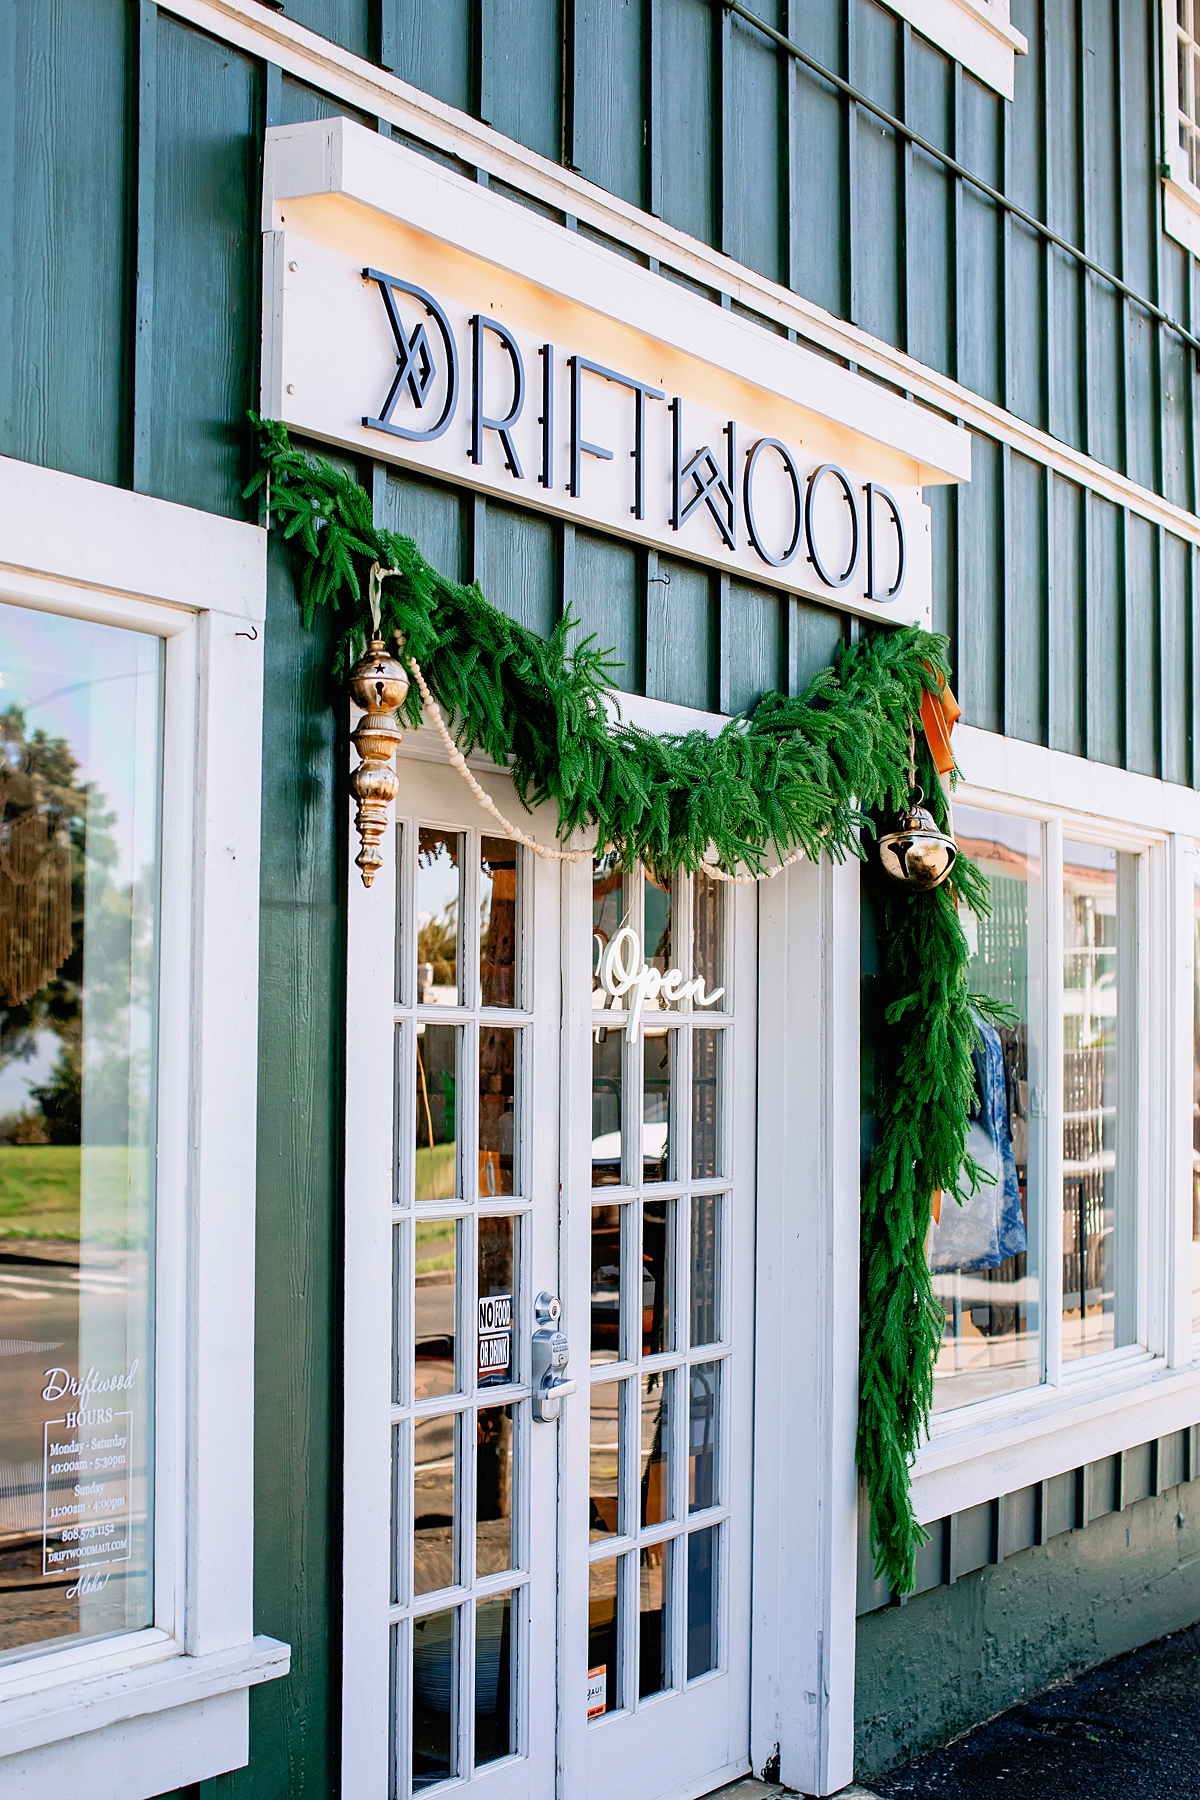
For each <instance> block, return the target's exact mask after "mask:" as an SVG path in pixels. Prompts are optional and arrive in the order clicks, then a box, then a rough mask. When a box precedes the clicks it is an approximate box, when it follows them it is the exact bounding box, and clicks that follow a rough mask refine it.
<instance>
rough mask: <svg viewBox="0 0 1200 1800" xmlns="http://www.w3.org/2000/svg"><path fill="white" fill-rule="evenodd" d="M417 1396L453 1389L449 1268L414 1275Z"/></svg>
mask: <svg viewBox="0 0 1200 1800" xmlns="http://www.w3.org/2000/svg"><path fill="white" fill-rule="evenodd" d="M414 1311H415V1325H416V1340H417V1341H416V1354H417V1360H416V1398H417V1399H418V1400H432V1399H433V1397H434V1396H435V1395H437V1394H452V1393H453V1392H454V1337H455V1320H454V1274H453V1271H452V1270H450V1269H446V1270H439V1271H438V1272H437V1273H436V1274H433V1275H423V1276H418V1278H417V1291H416V1304H415V1309H414Z"/></svg>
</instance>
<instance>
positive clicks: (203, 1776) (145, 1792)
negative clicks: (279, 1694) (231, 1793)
mask: <svg viewBox="0 0 1200 1800" xmlns="http://www.w3.org/2000/svg"><path fill="white" fill-rule="evenodd" d="M249 1754H250V1703H249V1695H248V1694H247V1692H246V1690H245V1689H244V1688H241V1689H236V1688H235V1689H233V1690H231V1691H230V1692H229V1693H226V1694H211V1695H210V1696H209V1697H208V1699H206V1700H193V1701H191V1702H189V1704H188V1705H186V1706H176V1707H172V1708H171V1710H170V1711H169V1712H163V1713H143V1714H142V1715H141V1717H139V1718H133V1719H126V1720H123V1721H122V1722H121V1723H120V1724H117V1725H106V1726H103V1727H102V1728H101V1729H100V1730H99V1731H88V1732H84V1733H83V1735H82V1736H80V1737H70V1738H62V1739H60V1741H59V1742H58V1743H56V1744H47V1745H46V1746H44V1747H43V1748H42V1749H38V1750H28V1751H25V1752H22V1753H19V1754H18V1755H16V1756H10V1757H8V1758H6V1760H5V1763H4V1800H48V1797H49V1796H51V1795H53V1796H55V1800H57V1797H58V1796H59V1795H63V1796H66V1795H75V1794H96V1795H100V1794H103V1795H105V1796H109V1795H111V1796H112V1797H113V1800H118V1797H119V1800H153V1797H155V1796H157V1795H160V1794H166V1793H174V1792H175V1791H176V1790H177V1789H178V1788H180V1787H181V1786H184V1785H185V1784H186V1785H187V1787H188V1788H189V1789H190V1788H191V1787H192V1781H193V1778H194V1779H195V1780H197V1781H206V1780H208V1779H209V1778H210V1777H212V1776H215V1775H221V1774H224V1773H225V1771H226V1770H229V1769H239V1768H242V1767H243V1766H244V1765H245V1763H246V1761H247V1760H248V1758H249Z"/></svg>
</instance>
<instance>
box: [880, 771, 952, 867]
mask: <svg viewBox="0 0 1200 1800" xmlns="http://www.w3.org/2000/svg"><path fill="white" fill-rule="evenodd" d="M924 798H925V796H924V794H923V793H922V792H921V789H920V788H918V789H917V790H916V792H915V794H914V795H913V804H912V805H911V806H910V807H909V808H908V809H907V811H905V812H902V813H901V814H900V817H899V819H898V820H897V822H896V830H895V831H889V832H887V833H886V835H885V836H883V837H881V838H880V840H879V860H880V862H881V863H882V864H883V867H884V870H885V872H886V873H887V874H888V875H890V876H891V878H892V880H893V881H900V882H903V884H904V886H905V887H910V888H935V887H940V886H941V884H942V882H943V881H945V879H946V877H947V875H949V873H950V871H951V869H952V868H953V867H954V864H955V862H956V860H957V858H958V846H957V844H956V843H955V842H954V839H953V838H952V837H947V836H946V834H945V832H943V831H939V830H938V828H937V826H936V825H935V824H934V821H933V815H932V814H931V813H928V812H927V811H926V810H925V808H924V807H923V806H922V805H921V801H922V800H923V799H924Z"/></svg>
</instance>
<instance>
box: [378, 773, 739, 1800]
mask: <svg viewBox="0 0 1200 1800" xmlns="http://www.w3.org/2000/svg"><path fill="white" fill-rule="evenodd" d="M400 775H401V795H400V799H399V801H398V802H397V812H398V814H399V818H398V820H397V823H396V827H395V832H396V837H395V846H396V856H395V860H394V863H393V862H389V863H388V864H387V865H386V866H385V868H384V869H382V870H381V871H380V873H379V875H378V876H377V878H376V881H375V885H374V886H373V888H372V889H371V890H370V891H369V892H366V891H363V890H362V889H361V888H360V887H359V886H358V885H357V882H356V883H355V885H354V887H353V888H352V894H351V903H350V921H349V944H348V953H347V967H348V985H347V1033H348V1053H347V1066H348V1082H347V1087H348V1094H347V1133H346V1235H345V1243H346V1288H345V1295H346V1298H345V1310H346V1329H345V1345H346V1378H345V1394H346V1399H345V1479H344V1513H345V1560H344V1616H343V1661H344V1681H343V1791H344V1792H347V1793H353V1794H355V1795H356V1796H360V1797H361V1800H409V1797H410V1796H412V1795H414V1794H422V1793H426V1792H431V1791H435V1790H439V1789H442V1788H446V1789H449V1788H451V1787H464V1788H469V1789H471V1790H472V1791H474V1790H476V1789H478V1790H479V1791H480V1793H481V1794H486V1795H489V1796H495V1797H496V1800H549V1797H550V1796H553V1795H557V1796H559V1797H560V1800H565V1797H566V1796H570V1800H576V1796H578V1797H579V1800H583V1796H585V1795H586V1796H590V1797H592V1800H607V1797H608V1796H617V1795H618V1794H619V1795H620V1797H621V1800H685V1796H695V1795H699V1794H702V1793H704V1792H706V1791H708V1789H709V1788H711V1787H713V1786H716V1785H718V1783H719V1782H720V1781H721V1780H722V1779H724V1778H726V1777H727V1775H729V1774H731V1773H737V1772H739V1771H741V1770H743V1769H745V1768H746V1767H747V1766H748V1735H749V1719H748V1712H749V1610H750V1581H749V1563H750V1543H749V1537H750V1458H751V1449H752V1445H751V1417H752V1394H751V1388H752V1374H753V1371H752V1365H751V1332H752V1305H753V1235H754V1179H753V1178H754V1142H755V1109H754V1084H755V1068H754V1041H755V1030H754V1010H755V928H754V927H755V916H756V910H755V897H754V895H753V894H745V893H742V892H737V891H734V892H730V891H727V890H725V889H724V888H721V887H717V886H715V885H714V884H711V883H709V882H708V881H707V880H705V879H703V878H699V879H698V880H696V881H695V882H693V881H691V880H688V879H686V878H678V877H677V878H676V879H675V880H674V881H672V882H671V883H670V884H669V885H667V886H660V885H659V884H658V883H656V882H655V881H654V880H652V879H651V878H650V877H649V876H648V875H646V874H645V873H644V872H643V871H641V870H637V869H635V870H632V871H628V872H622V871H619V870H616V869H615V868H613V867H612V866H610V865H609V864H601V865H597V867H596V868H595V869H593V868H592V867H591V865H590V864H584V865H579V866H574V867H572V866H569V865H562V864H559V863H557V862H553V861H544V860H543V859H541V858H538V857H535V856H534V855H533V854H532V853H531V852H529V851H527V850H525V849H523V848H521V847H520V846H518V845H515V844H513V843H512V842H511V841H510V840H508V839H506V838H504V837H500V836H498V835H496V832H495V828H494V826H493V824H492V823H491V821H490V820H489V819H488V818H487V815H485V814H484V813H483V812H482V810H481V809H480V808H479V807H478V806H477V805H476V803H475V802H474V801H473V800H472V798H471V796H470V794H469V793H468V791H467V790H466V788H465V787H464V784H463V783H462V781H461V779H460V777H459V776H458V775H457V774H456V773H455V772H454V771H453V770H452V769H450V768H448V767H446V766H444V765H442V764H440V763H435V762H430V761H427V760H424V759H423V758H417V757H402V758H401V760H400ZM481 779H483V780H484V782H485V784H486V785H487V787H488V788H489V791H490V792H491V793H492V795H493V797H494V798H495V800H496V801H497V803H498V804H499V805H500V807H501V809H502V810H504V811H506V812H507V813H508V814H509V816H512V814H513V812H514V811H515V810H516V809H517V807H518V803H517V802H516V800H515V798H514V796H513V793H512V789H511V786H510V785H509V784H508V782H507V780H506V779H505V778H504V777H503V776H502V775H501V774H500V773H499V772H496V773H495V774H491V773H487V774H481ZM553 826H554V818H553V813H552V812H551V811H548V812H547V814H546V816H545V817H538V818H536V819H535V822H534V824H533V826H532V829H533V830H534V831H535V832H536V833H537V834H538V835H539V836H542V837H543V838H544V841H546V842H548V843H549V842H552V841H553ZM621 930H623V931H624V933H625V936H624V939H623V941H622V945H621V946H619V950H620V951H621V955H619V956H618V958H617V961H616V963H615V965H613V966H614V967H615V969H616V974H617V977H618V978H617V979H615V980H614V979H613V978H612V969H611V968H610V970H609V980H610V985H611V986H614V987H617V988H619V987H620V986H621V980H620V977H621V976H622V972H623V971H624V973H625V974H627V975H628V976H630V977H631V978H632V977H633V976H635V975H636V974H637V973H638V972H639V970H641V972H642V974H643V979H642V981H641V983H640V986H638V985H636V984H635V986H634V987H632V988H631V989H630V990H629V992H628V993H626V994H624V995H621V994H618V995H617V996H616V997H615V998H614V997H613V996H612V995H611V994H610V995H609V996H607V1004H606V1005H605V1006H604V1007H603V1008H601V1007H600V1006H599V1005H598V1004H596V1003H595V997H594V996H593V994H592V989H593V987H594V986H595V985H597V984H596V981H595V980H594V977H593V973H592V971H593V967H594V964H595V963H596V961H597V958H596V956H594V954H593V951H594V950H595V949H597V948H598V947H599V948H603V947H604V945H605V944H606V943H607V942H608V941H610V940H611V938H612V937H613V935H614V933H615V932H617V931H621ZM610 962H611V959H610ZM672 970H674V971H677V973H676V974H675V975H674V976H669V972H670V971H672ZM646 971H650V973H649V974H648V975H647V974H646ZM664 976H669V978H668V979H667V980H666V982H665V983H664V982H663V979H662V978H663V977H664ZM656 986H662V987H663V988H664V992H663V993H660V994H656V993H655V992H654V989H655V987H656ZM717 990H723V991H721V992H720V993H718V992H717ZM639 995H640V1000H641V1004H640V1005H639V1006H635V1005H634V1004H633V1001H634V999H635V998H636V997H637V996H639ZM709 1001H711V1002H712V1003H711V1004H708V1003H707V1002H709ZM702 1002H705V1004H702ZM639 1015H640V1016H639ZM553 1301H558V1302H559V1303H560V1304H561V1319H560V1320H559V1319H556V1318H555V1312H556V1308H555V1307H554V1306H553V1305H552V1304H549V1303H550V1302H553ZM539 1328H540V1329H541V1331H542V1333H543V1339H542V1343H543V1344H544V1345H545V1346H546V1347H547V1348H549V1347H550V1344H549V1340H550V1336H551V1333H552V1332H553V1331H554V1330H555V1329H556V1328H557V1329H558V1330H560V1331H561V1332H562V1333H563V1334H564V1335H565V1337H566V1342H567V1345H568V1346H569V1361H568V1363H567V1365H566V1367H565V1369H561V1368H560V1369H558V1370H557V1371H554V1370H552V1371H551V1373H550V1375H549V1376H548V1379H550V1380H554V1379H557V1380H560V1381H563V1380H565V1381H568V1382H570V1381H574V1382H575V1383H576V1384H577V1386H576V1388H575V1390H574V1391H573V1392H572V1391H570V1390H569V1389H565V1390H564V1397H563V1398H562V1399H561V1400H560V1401H559V1402H558V1404H557V1405H554V1404H551V1405H544V1404H542V1403H540V1400H539V1395H538V1392H537V1391H536V1390H535V1386H534V1383H535V1381H536V1380H537V1379H538V1378H539V1374H538V1372H539V1371H540V1370H541V1369H542V1367H543V1365H544V1363H545V1360H546V1358H545V1357H544V1356H543V1357H542V1358H541V1360H540V1361H537V1362H535V1343H534V1334H535V1332H536V1331H538V1330H539ZM554 1348H556V1349H557V1351H558V1357H557V1361H558V1362H559V1363H561V1361H562V1353H563V1345H562V1343H561V1342H559V1343H557V1344H556V1345H555V1346H554ZM549 1414H557V1415H558V1416H554V1417H548V1416H545V1415H549Z"/></svg>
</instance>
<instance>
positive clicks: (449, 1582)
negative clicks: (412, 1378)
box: [413, 1413, 458, 1594]
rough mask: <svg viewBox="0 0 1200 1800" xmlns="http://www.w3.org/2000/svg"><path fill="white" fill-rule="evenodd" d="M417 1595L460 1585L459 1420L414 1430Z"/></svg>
mask: <svg viewBox="0 0 1200 1800" xmlns="http://www.w3.org/2000/svg"><path fill="white" fill-rule="evenodd" d="M413 1465H414V1466H413V1592H414V1593H416V1594H431V1593H433V1592H434V1590H435V1589H436V1588H444V1587H453V1585H454V1582H455V1561H456V1558H455V1555H454V1548H455V1546H454V1521H455V1517H456V1515H457V1510H458V1417H457V1414H455V1413H447V1414H446V1415H445V1416H444V1417H442V1418H440V1419H420V1420H418V1422H417V1423H416V1425H414V1427H413Z"/></svg>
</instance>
